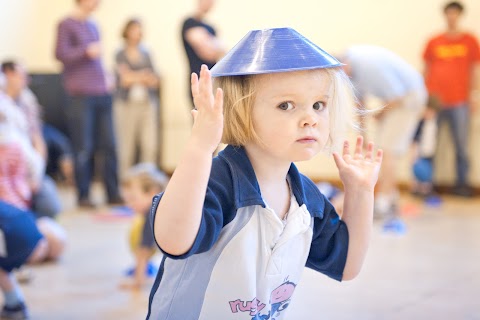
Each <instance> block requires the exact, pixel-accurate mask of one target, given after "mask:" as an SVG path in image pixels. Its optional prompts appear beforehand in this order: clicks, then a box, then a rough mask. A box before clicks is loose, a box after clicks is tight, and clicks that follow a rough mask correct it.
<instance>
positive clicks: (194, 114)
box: [190, 109, 198, 123]
mask: <svg viewBox="0 0 480 320" xmlns="http://www.w3.org/2000/svg"><path fill="white" fill-rule="evenodd" d="M190 113H191V114H192V117H193V123H195V120H196V119H197V115H198V111H197V110H195V109H193V110H192V111H190Z"/></svg>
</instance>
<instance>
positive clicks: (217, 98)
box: [213, 88, 223, 112]
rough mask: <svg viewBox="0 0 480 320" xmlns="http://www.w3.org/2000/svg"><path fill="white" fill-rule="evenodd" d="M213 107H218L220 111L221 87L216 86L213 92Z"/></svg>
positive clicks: (221, 108) (221, 105)
mask: <svg viewBox="0 0 480 320" xmlns="http://www.w3.org/2000/svg"><path fill="white" fill-rule="evenodd" d="M213 106H214V108H215V109H220V112H222V110H223V90H222V89H221V88H217V91H216V92H215V102H214V105H213Z"/></svg>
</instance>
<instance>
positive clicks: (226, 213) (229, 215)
mask: <svg viewBox="0 0 480 320" xmlns="http://www.w3.org/2000/svg"><path fill="white" fill-rule="evenodd" d="M162 195H163V194H159V195H157V196H155V198H154V200H153V206H152V210H151V212H150V214H151V217H152V219H151V220H152V225H153V223H154V221H155V214H156V210H157V207H158V204H159V203H160V200H161V197H162ZM234 217H235V208H234V199H233V183H232V177H231V173H230V170H229V168H228V165H227V164H226V163H225V162H224V161H223V160H221V159H220V158H218V157H217V158H214V159H213V165H212V172H211V174H210V180H209V182H208V186H207V192H206V196H205V202H204V204H203V214H202V220H201V223H200V228H199V230H198V233H197V237H196V238H195V242H194V243H193V245H192V247H191V248H190V250H188V251H187V252H186V253H184V254H182V255H180V256H175V255H171V254H169V253H167V252H165V251H163V250H162V248H161V247H160V246H158V247H159V248H160V250H161V251H162V252H163V253H164V254H165V255H166V256H167V257H169V258H172V259H185V258H188V257H189V256H191V255H193V254H197V253H202V252H206V251H208V250H210V248H212V246H213V245H214V244H215V242H216V241H217V239H218V236H219V235H220V231H221V230H222V228H223V227H224V226H225V225H226V224H228V223H229V222H230V221H232V220H233V218H234ZM152 230H154V229H153V227H152ZM157 245H158V243H157Z"/></svg>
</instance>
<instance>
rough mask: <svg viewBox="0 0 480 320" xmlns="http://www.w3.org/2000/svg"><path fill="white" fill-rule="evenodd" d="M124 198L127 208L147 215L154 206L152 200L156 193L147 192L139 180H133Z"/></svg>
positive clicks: (126, 189)
mask: <svg viewBox="0 0 480 320" xmlns="http://www.w3.org/2000/svg"><path fill="white" fill-rule="evenodd" d="M122 191H123V194H122V195H123V198H124V200H125V204H126V205H127V207H129V208H131V209H132V210H133V211H134V212H136V213H141V214H143V213H145V212H146V211H148V210H149V209H150V207H151V205H152V198H153V196H154V195H155V194H156V192H154V191H152V192H145V191H144V190H143V189H142V188H141V186H140V182H139V181H138V180H133V181H132V182H131V183H130V185H129V186H128V188H124V189H123V190H122Z"/></svg>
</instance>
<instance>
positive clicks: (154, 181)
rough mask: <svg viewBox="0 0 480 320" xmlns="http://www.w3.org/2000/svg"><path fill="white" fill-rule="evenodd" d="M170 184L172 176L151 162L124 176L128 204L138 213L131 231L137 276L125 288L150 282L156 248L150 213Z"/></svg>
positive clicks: (123, 182)
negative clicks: (149, 267) (151, 264)
mask: <svg viewBox="0 0 480 320" xmlns="http://www.w3.org/2000/svg"><path fill="white" fill-rule="evenodd" d="M167 183H168V177H167V176H166V175H165V174H164V173H162V172H160V171H159V170H158V169H157V168H156V167H155V165H153V164H150V163H140V164H138V165H135V166H133V167H132V168H130V169H129V170H128V171H127V172H126V173H125V175H124V177H123V178H122V192H123V198H124V200H125V204H126V205H127V206H128V207H129V208H130V209H132V210H133V212H134V213H135V217H134V221H133V224H132V228H131V230H130V246H131V249H132V253H133V255H134V256H135V268H134V272H133V278H132V279H130V280H127V281H125V282H123V283H121V285H120V287H121V288H124V289H139V288H141V287H142V286H143V285H144V284H145V282H146V272H147V271H148V266H149V264H148V262H149V259H150V258H151V257H152V256H153V255H154V253H155V251H156V246H155V240H154V238H153V231H152V225H151V221H150V219H149V218H150V215H149V212H150V208H151V206H152V199H153V197H154V196H155V195H156V194H158V193H160V192H163V191H164V190H165V188H166V186H167Z"/></svg>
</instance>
